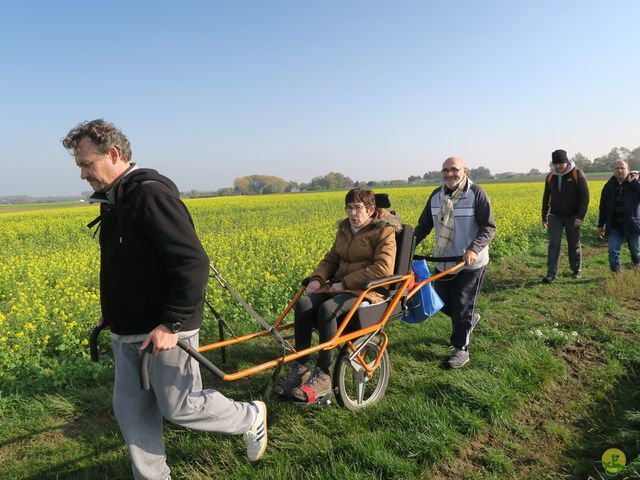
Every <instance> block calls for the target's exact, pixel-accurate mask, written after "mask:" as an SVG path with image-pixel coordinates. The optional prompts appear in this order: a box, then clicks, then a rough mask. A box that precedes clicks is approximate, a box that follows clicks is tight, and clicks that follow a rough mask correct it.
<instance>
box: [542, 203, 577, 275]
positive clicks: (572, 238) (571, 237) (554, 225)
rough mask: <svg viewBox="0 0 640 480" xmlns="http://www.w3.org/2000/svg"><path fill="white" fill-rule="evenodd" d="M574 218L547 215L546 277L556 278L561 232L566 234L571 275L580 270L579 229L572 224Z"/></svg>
mask: <svg viewBox="0 0 640 480" xmlns="http://www.w3.org/2000/svg"><path fill="white" fill-rule="evenodd" d="M575 218H576V217H561V216H559V215H554V214H549V216H548V217H547V231H548V232H549V248H548V249H547V277H550V278H556V275H558V261H559V259H560V247H561V244H562V230H564V231H565V232H566V234H567V252H568V253H569V266H570V267H571V270H572V271H573V273H574V274H575V273H580V270H581V269H582V245H581V244H580V227H576V226H575V225H574V224H573V222H574V221H575Z"/></svg>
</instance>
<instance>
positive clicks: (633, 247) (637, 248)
mask: <svg viewBox="0 0 640 480" xmlns="http://www.w3.org/2000/svg"><path fill="white" fill-rule="evenodd" d="M624 239H625V235H624V233H622V232H621V231H620V230H616V229H615V228H611V229H610V230H609V234H608V235H607V244H608V245H609V267H611V271H612V272H617V271H619V270H620V249H621V248H622V242H623V241H624ZM627 245H629V252H630V253H631V261H632V262H633V264H634V265H635V266H636V267H637V266H638V265H640V233H639V234H637V235H633V236H631V237H627Z"/></svg>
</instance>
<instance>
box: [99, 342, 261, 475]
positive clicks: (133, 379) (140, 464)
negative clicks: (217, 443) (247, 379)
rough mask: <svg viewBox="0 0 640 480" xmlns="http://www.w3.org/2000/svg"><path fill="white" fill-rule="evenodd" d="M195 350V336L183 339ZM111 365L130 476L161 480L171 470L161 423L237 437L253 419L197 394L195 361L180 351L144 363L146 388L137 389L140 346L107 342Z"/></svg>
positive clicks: (242, 409) (247, 407) (213, 394)
mask: <svg viewBox="0 0 640 480" xmlns="http://www.w3.org/2000/svg"><path fill="white" fill-rule="evenodd" d="M183 340H185V341H188V342H189V343H190V344H191V345H192V346H194V348H196V349H197V347H198V334H197V333H196V334H195V335H193V336H191V337H188V338H184V339H183ZM111 344H112V348H113V355H114V358H115V363H116V369H115V370H116V378H115V384H114V387H113V409H114V411H115V414H116V419H117V421H118V425H119V426H120V431H121V432H122V435H123V437H124V440H125V443H126V444H127V448H128V449H129V455H130V456H131V460H132V464H133V465H132V468H133V476H134V478H136V479H144V480H165V479H167V478H169V474H170V470H169V466H168V465H167V462H166V457H165V452H164V442H163V439H162V418H163V417H164V418H166V419H167V420H169V421H171V422H173V423H176V424H178V425H183V426H185V427H189V428H193V429H195V430H204V431H208V432H220V433H227V434H231V435H239V434H242V433H245V432H246V431H247V430H249V428H250V426H251V424H252V423H253V421H254V419H255V416H256V409H255V407H254V406H253V405H251V404H250V403H245V402H236V401H234V400H231V399H229V398H227V397H225V396H224V395H222V394H221V393H220V392H218V391H216V390H213V389H210V390H202V380H201V377H200V368H199V365H198V362H196V361H195V360H193V359H192V358H191V357H190V356H188V355H187V354H186V353H184V351H183V350H182V349H180V348H177V347H176V348H174V349H171V350H168V351H165V352H160V353H159V354H158V355H157V356H155V357H154V356H152V357H151V360H150V362H149V381H150V384H151V388H150V389H149V391H147V392H145V391H144V390H142V388H140V377H139V366H140V359H141V352H140V343H123V342H119V341H116V340H112V342H111Z"/></svg>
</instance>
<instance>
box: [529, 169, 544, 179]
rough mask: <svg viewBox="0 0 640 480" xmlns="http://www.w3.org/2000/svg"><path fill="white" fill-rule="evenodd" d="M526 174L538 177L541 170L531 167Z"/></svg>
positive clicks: (540, 174)
mask: <svg viewBox="0 0 640 480" xmlns="http://www.w3.org/2000/svg"><path fill="white" fill-rule="evenodd" d="M527 176H529V177H540V176H542V172H541V171H540V170H538V169H537V168H532V169H531V170H529V173H527Z"/></svg>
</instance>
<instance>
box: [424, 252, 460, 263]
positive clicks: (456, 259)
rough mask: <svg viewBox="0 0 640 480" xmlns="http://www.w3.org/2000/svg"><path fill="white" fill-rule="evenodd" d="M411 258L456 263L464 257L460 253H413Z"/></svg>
mask: <svg viewBox="0 0 640 480" xmlns="http://www.w3.org/2000/svg"><path fill="white" fill-rule="evenodd" d="M413 259H414V260H426V261H427V262H441V263H444V262H456V263H460V262H464V258H463V257H462V255H459V256H457V257H432V256H429V255H415V254H414V255H413Z"/></svg>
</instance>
